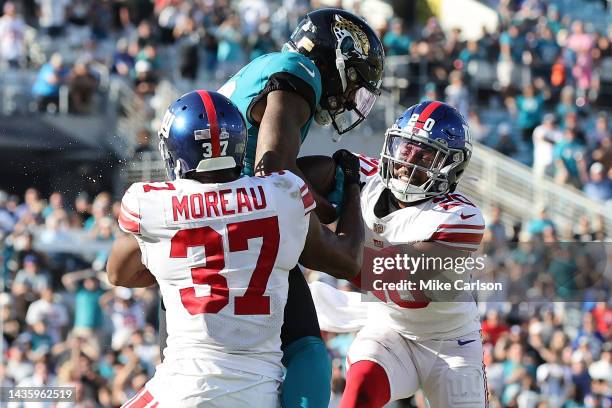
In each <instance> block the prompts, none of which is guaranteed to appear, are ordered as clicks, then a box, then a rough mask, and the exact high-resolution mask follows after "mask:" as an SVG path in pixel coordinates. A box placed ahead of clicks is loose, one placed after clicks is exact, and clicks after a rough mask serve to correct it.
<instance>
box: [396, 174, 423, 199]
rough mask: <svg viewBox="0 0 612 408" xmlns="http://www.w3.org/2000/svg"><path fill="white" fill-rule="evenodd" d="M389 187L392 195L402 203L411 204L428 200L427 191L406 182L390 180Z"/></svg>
mask: <svg viewBox="0 0 612 408" xmlns="http://www.w3.org/2000/svg"><path fill="white" fill-rule="evenodd" d="M389 187H390V189H389V190H391V193H392V194H393V195H394V196H395V198H397V199H398V200H400V201H403V202H405V203H411V202H414V201H419V200H423V199H425V198H427V196H426V195H425V191H423V189H422V188H420V187H417V186H413V185H410V184H406V183H405V182H403V181H401V180H398V179H396V178H391V180H389Z"/></svg>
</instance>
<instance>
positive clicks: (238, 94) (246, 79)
mask: <svg viewBox="0 0 612 408" xmlns="http://www.w3.org/2000/svg"><path fill="white" fill-rule="evenodd" d="M279 72H287V73H290V74H292V75H294V76H296V77H298V78H300V79H301V80H303V81H304V82H306V83H307V84H308V85H310V86H311V87H312V89H313V91H314V95H315V101H316V103H317V104H318V102H319V99H321V74H320V73H319V70H318V68H317V67H316V66H315V64H314V63H313V62H312V61H311V60H309V59H308V58H307V57H305V56H304V55H302V54H299V53H296V52H273V53H270V54H266V55H262V56H261V57H258V58H256V59H254V60H253V61H251V62H250V63H249V64H248V65H246V66H244V68H242V69H241V70H240V71H238V73H237V74H236V75H234V76H233V77H231V78H230V79H229V80H228V81H227V82H226V83H225V84H224V85H223V86H222V87H221V88H219V93H221V94H223V95H225V96H226V97H228V98H229V99H231V101H232V102H233V103H234V104H235V105H236V106H237V107H238V109H240V112H241V113H242V116H243V117H244V118H245V120H246V123H247V130H248V140H247V149H246V157H245V166H244V169H243V173H244V174H247V175H253V168H254V164H255V149H256V148H257V134H258V133H259V125H258V124H256V123H253V122H252V120H251V118H249V117H248V109H249V106H250V104H251V101H252V100H253V98H255V97H257V96H258V95H259V94H260V92H262V91H263V89H264V88H265V87H266V84H267V83H268V79H269V78H270V77H271V76H272V75H273V74H275V73H279ZM312 119H313V116H311V117H310V119H309V120H308V122H306V123H305V124H304V126H302V129H301V137H302V142H303V141H304V139H305V138H306V135H307V134H308V129H309V128H310V125H311V123H312Z"/></svg>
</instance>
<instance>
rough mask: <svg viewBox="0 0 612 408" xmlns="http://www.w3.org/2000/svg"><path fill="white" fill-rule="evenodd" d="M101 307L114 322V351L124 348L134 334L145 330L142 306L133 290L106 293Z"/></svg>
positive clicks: (120, 289)
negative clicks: (134, 295) (135, 298)
mask: <svg viewBox="0 0 612 408" xmlns="http://www.w3.org/2000/svg"><path fill="white" fill-rule="evenodd" d="M100 305H101V306H102V309H103V310H104V311H105V312H106V313H107V314H109V315H110V317H111V321H112V322H113V336H112V337H113V339H112V348H113V350H120V349H121V348H123V346H125V345H127V344H128V343H127V342H128V341H129V339H130V337H131V336H132V334H134V333H135V332H136V331H137V330H142V329H143V328H144V323H145V322H144V313H143V309H142V304H141V303H140V302H139V301H135V300H134V299H133V293H132V290H131V289H128V288H122V287H117V288H115V290H114V291H109V292H106V293H105V294H104V295H103V296H102V297H101V298H100Z"/></svg>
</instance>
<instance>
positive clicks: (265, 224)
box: [227, 217, 280, 315]
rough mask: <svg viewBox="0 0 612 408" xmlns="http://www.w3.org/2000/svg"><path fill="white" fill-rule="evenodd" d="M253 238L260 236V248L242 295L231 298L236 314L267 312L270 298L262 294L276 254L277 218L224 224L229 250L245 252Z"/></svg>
mask: <svg viewBox="0 0 612 408" xmlns="http://www.w3.org/2000/svg"><path fill="white" fill-rule="evenodd" d="M256 237H263V242H262V244H261V251H260V252H259V257H258V258H257V264H256V265H255V270H254V271H253V275H251V280H250V282H249V287H248V288H247V290H246V292H244V295H242V296H238V297H236V298H235V299H234V313H235V314H237V315H252V314H266V315H267V314H270V297H269V296H264V295H263V294H264V292H265V291H266V286H267V285H268V279H269V278H270V274H271V273H272V268H273V267H274V261H276V255H277V254H278V245H279V240H280V233H279V231H278V219H277V218H276V217H270V218H260V219H257V220H250V221H242V222H238V223H233V224H228V226H227V239H228V242H229V250H230V252H237V251H246V250H247V249H248V248H249V239H250V238H256Z"/></svg>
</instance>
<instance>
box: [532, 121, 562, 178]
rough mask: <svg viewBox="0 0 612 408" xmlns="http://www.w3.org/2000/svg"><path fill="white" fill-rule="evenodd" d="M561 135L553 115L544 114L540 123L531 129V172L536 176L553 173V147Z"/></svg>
mask: <svg viewBox="0 0 612 408" xmlns="http://www.w3.org/2000/svg"><path fill="white" fill-rule="evenodd" d="M562 137H563V134H562V133H561V131H559V129H558V128H557V124H556V119H555V115H554V114H551V113H549V114H546V115H544V120H543V122H542V124H541V125H539V126H537V127H536V128H535V129H534V130H533V172H534V174H535V175H536V176H538V177H542V176H544V175H547V176H552V175H553V148H554V146H555V144H557V143H558V142H559V141H560V140H561V138H562Z"/></svg>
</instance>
